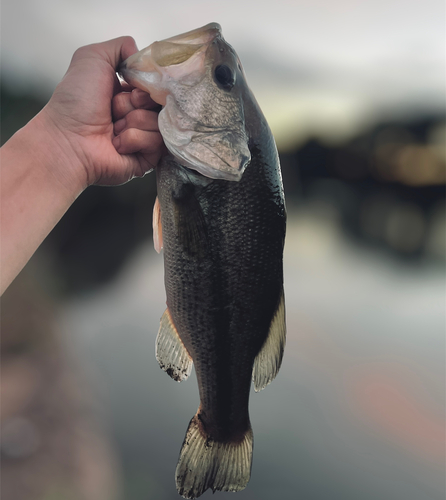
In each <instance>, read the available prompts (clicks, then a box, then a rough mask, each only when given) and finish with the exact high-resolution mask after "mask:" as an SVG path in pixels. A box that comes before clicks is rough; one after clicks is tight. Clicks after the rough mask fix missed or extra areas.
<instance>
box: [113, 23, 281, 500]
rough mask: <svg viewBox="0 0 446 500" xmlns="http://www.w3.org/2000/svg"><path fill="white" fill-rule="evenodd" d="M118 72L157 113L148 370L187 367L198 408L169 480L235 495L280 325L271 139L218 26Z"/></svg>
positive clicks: (276, 173)
mask: <svg viewBox="0 0 446 500" xmlns="http://www.w3.org/2000/svg"><path fill="white" fill-rule="evenodd" d="M119 73H120V75H121V76H122V78H123V79H124V80H125V81H126V82H128V83H129V84H130V85H133V86H135V87H138V88H140V89H142V90H144V91H146V92H148V93H149V94H150V96H151V97H152V99H153V100H154V101H155V102H157V103H158V104H159V105H161V106H162V109H161V111H160V113H159V118H158V125H159V130H160V132H161V135H162V137H163V139H164V143H165V145H166V148H167V151H168V153H167V154H166V155H165V156H164V157H163V159H162V160H161V162H160V164H159V165H158V166H157V167H156V169H155V170H156V178H157V200H156V202H155V207H154V212H153V230H154V243H155V248H156V250H157V251H158V252H160V250H161V249H162V250H163V253H164V281H165V289H166V297H167V299H166V304H167V309H166V310H165V312H164V314H163V315H162V318H161V321H160V328H159V331H158V336H157V340H156V358H157V360H158V362H159V364H160V366H161V368H163V369H164V370H165V371H166V372H167V373H168V374H169V375H170V376H171V377H172V378H173V379H174V380H177V381H182V380H185V379H187V377H188V376H189V375H190V373H191V370H192V366H193V365H194V366H195V371H196V376H197V382H198V389H199V395H200V405H199V407H198V410H197V413H196V414H195V416H194V417H193V418H192V420H191V421H190V423H189V427H188V429H187V432H186V436H185V439H184V442H183V445H182V448H181V451H180V456H179V460H178V465H177V468H176V472H175V478H176V486H177V490H178V493H179V494H180V495H182V496H183V497H184V498H197V497H199V496H200V495H201V494H203V493H204V492H205V491H206V490H207V489H209V488H210V489H212V491H213V492H215V491H216V490H219V491H233V492H236V491H240V490H242V489H244V488H245V487H246V485H247V483H248V481H249V479H250V474H251V465H252V451H253V433H252V428H251V423H250V417H249V411H248V404H249V394H250V387H251V380H252V381H253V383H254V389H255V391H256V392H258V391H260V390H261V389H263V388H264V387H266V386H267V385H268V384H269V383H270V382H271V381H272V380H273V379H274V378H275V377H276V375H277V373H278V371H279V368H280V366H281V363H282V358H283V352H284V346H285V337H286V324H285V299H284V286H283V248H284V241H285V229H286V209H285V199H284V191H283V184H282V176H281V170H280V163H279V157H278V153H277V148H276V144H275V142H274V138H273V135H272V133H271V130H270V128H269V126H268V123H267V121H266V119H265V117H264V115H263V113H262V111H261V110H260V107H259V105H258V104H257V101H256V99H255V97H254V95H253V94H252V92H251V90H250V89H249V87H248V85H247V83H246V75H245V72H244V70H243V67H242V64H241V62H240V59H239V57H238V56H237V54H236V52H235V50H234V49H233V48H232V47H231V46H230V45H229V44H228V43H227V42H226V41H225V39H224V38H223V35H222V30H221V27H220V25H219V24H218V23H210V24H207V25H206V26H203V27H201V28H198V29H195V30H192V31H189V32H187V33H184V34H181V35H177V36H173V37H171V38H167V39H165V40H162V41H157V42H154V43H152V44H151V45H150V46H149V47H147V48H145V49H143V50H141V51H140V52H137V53H135V54H134V55H132V56H130V57H129V58H128V59H126V60H125V61H124V62H123V63H122V65H121V67H120V68H119Z"/></svg>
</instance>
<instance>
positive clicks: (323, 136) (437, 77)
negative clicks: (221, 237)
mask: <svg viewBox="0 0 446 500" xmlns="http://www.w3.org/2000/svg"><path fill="white" fill-rule="evenodd" d="M1 14H2V19H1V23H2V25H1V37H2V72H1V104H2V143H4V142H5V141H6V140H8V138H9V137H10V136H11V135H12V134H13V133H14V132H15V131H16V130H17V129H18V128H20V127H21V126H23V125H24V124H25V123H26V122H27V121H28V120H29V119H30V118H31V117H32V116H34V115H35V114H36V113H37V112H38V111H39V110H40V109H41V108H42V107H43V106H44V104H45V103H46V102H47V100H48V99H49V97H50V96H51V93H52V91H53V90H54V87H55V85H56V84H57V83H58V82H59V81H60V79H61V78H62V76H63V74H64V72H65V70H66V68H67V67H68V64H69V62H70V59H71V56H72V54H73V52H74V51H75V50H76V48H78V47H79V46H81V45H86V44H89V43H93V42H98V41H104V40H107V39H110V38H114V37H117V36H121V35H125V34H128V35H132V36H133V37H134V38H135V40H136V42H137V44H138V46H139V47H140V48H142V47H144V46H146V45H149V44H150V43H152V42H153V41H154V40H160V39H163V38H166V37H169V36H173V35H175V34H179V33H182V32H184V31H188V30H190V29H193V28H196V27H199V26H201V25H204V24H207V23H208V22H212V21H216V22H219V23H220V24H221V25H222V27H223V33H224V35H225V38H226V39H227V40H228V41H229V43H231V44H232V45H233V46H234V48H235V49H236V51H237V52H238V54H239V56H240V58H241V60H242V62H243V64H244V66H245V70H246V73H247V77H248V80H249V84H250V86H251V88H252V89H253V91H254V93H255V95H256V97H257V98H258V100H259V103H260V105H261V107H262V109H263V110H264V112H265V114H266V116H267V119H268V121H269V123H270V125H271V127H272V130H273V132H274V135H275V137H276V140H277V144H278V147H279V151H280V156H281V163H282V169H283V179H284V186H285V193H286V197H287V208H288V217H289V219H288V221H289V222H288V232H287V240H286V248H285V293H286V303H287V327H288V340H287V348H286V352H285V357H284V362H283V366H282V369H281V371H280V373H279V376H278V377H277V379H276V380H275V381H274V382H273V384H272V385H271V386H269V387H268V388H266V390H265V391H262V392H261V393H260V394H253V395H252V398H251V402H250V412H251V421H252V425H253V429H254V435H255V450H254V462H253V469H252V478H251V481H250V483H249V485H248V487H247V488H246V490H244V491H243V492H240V493H238V494H237V498H240V499H256V500H272V499H275V498H283V499H292V498H299V499H301V500H322V499H326V498H328V497H329V498H331V499H339V500H341V499H342V500H349V499H352V500H357V499H361V500H375V499H392V500H400V499H401V500H403V499H404V500H420V499H432V500H441V499H443V498H444V494H445V490H444V449H445V448H444V408H445V403H444V393H445V391H444V389H445V384H444V382H445V337H444V334H445V330H446V324H445V291H446V290H445V273H444V270H445V249H446V235H445V227H446V225H445V222H446V221H445V171H446V149H445V147H446V145H445V137H446V122H445V107H446V103H445V85H446V82H445V76H446V64H445V41H446V40H445V4H444V2H443V1H440V0H426V1H425V2H418V1H416V0H405V1H402V0H386V1H383V0H374V1H372V0H362V1H360V0H337V1H334V2H333V1H332V2H329V1H328V0H313V1H311V2H309V1H293V2H291V1H287V0H275V1H274V2H266V1H263V0H257V1H256V2H254V1H235V0H227V1H226V2H224V3H221V2H213V1H209V0H207V1H206V2H202V1H199V0H190V1H188V2H180V1H178V0H171V1H170V2H154V1H152V0H145V1H144V2H143V1H141V0H132V1H130V2H117V1H115V0H109V1H108V2H105V1H101V0H93V1H90V2H82V1H79V0H77V1H76V2H75V1H72V0H58V1H55V0H47V1H43V0H33V1H31V0H21V1H20V0H19V1H13V0H4V1H3V2H2V12H1ZM155 196H156V186H155V178H154V175H148V176H146V177H145V178H143V179H141V180H135V181H132V182H130V183H128V184H126V185H124V186H120V187H115V188H101V187H92V188H89V189H88V190H87V191H86V192H84V193H83V194H82V195H81V196H80V197H79V199H78V200H77V201H76V202H75V203H74V205H73V206H72V207H71V208H70V210H69V211H68V212H67V214H66V215H65V216H64V218H63V219H62V221H61V222H60V223H59V225H58V226H57V227H56V228H55V230H54V231H53V232H52V233H51V234H50V236H49V237H48V239H47V240H46V241H45V242H44V244H43V245H42V246H41V248H40V249H39V250H38V252H37V253H36V254H35V255H34V257H33V258H32V259H31V261H30V262H29V264H28V265H27V266H26V268H25V269H24V270H23V272H22V273H21V274H20V275H19V277H18V278H17V279H16V280H15V282H14V283H13V284H12V285H11V287H10V288H9V289H8V291H7V292H6V293H5V294H4V296H3V298H2V340H1V346H2V354H1V360H2V365H1V374H2V391H1V396H2V408H1V430H2V443H1V459H2V472H3V474H2V494H3V498H4V499H5V500H25V499H26V500H29V499H31V498H32V499H35V500H59V499H60V500H90V499H94V500H102V499H104V500H112V499H123V498H126V499H128V500H143V499H144V500H146V499H157V500H158V499H159V500H174V499H176V498H178V495H177V493H176V490H175V484H174V470H175V466H176V461H177V457H178V453H179V450H180V447H181V443H182V440H183V437H184V433H185V431H186V428H187V424H188V422H189V419H190V418H191V417H192V416H193V415H194V413H195V411H196V409H197V406H198V391H197V387H196V383H195V377H194V375H192V376H191V379H190V380H189V381H186V382H183V383H182V384H177V383H175V382H174V381H172V380H171V379H170V378H169V377H168V376H167V375H166V374H165V373H164V372H162V371H161V370H160V369H159V367H158V364H157V362H156V359H155V337H156V334H157V330H158V325H159V318H160V316H161V314H162V313H163V311H164V307H165V306H164V303H165V295H164V289H163V261H162V256H160V255H157V254H156V253H155V251H154V249H153V242H152V235H151V232H152V229H151V213H152V207H153V203H154V199H155ZM218 495H219V496H220V497H222V498H224V497H225V496H228V495H229V494H223V493H220V494H218ZM210 496H211V493H210V492H209V491H208V492H207V493H205V494H204V495H203V498H208V497H210ZM231 498H232V496H231Z"/></svg>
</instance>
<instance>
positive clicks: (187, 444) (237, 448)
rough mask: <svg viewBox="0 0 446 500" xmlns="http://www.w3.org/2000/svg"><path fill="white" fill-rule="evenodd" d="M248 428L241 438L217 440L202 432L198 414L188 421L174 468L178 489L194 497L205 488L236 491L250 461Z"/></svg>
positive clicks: (245, 480)
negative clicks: (224, 440) (225, 440)
mask: <svg viewBox="0 0 446 500" xmlns="http://www.w3.org/2000/svg"><path fill="white" fill-rule="evenodd" d="M252 445H253V437H252V430H251V427H249V428H248V429H247V431H246V433H245V435H244V436H243V437H242V439H241V440H237V441H235V442H231V441H228V442H218V441H214V440H213V439H212V438H211V437H210V436H208V435H206V433H205V432H203V430H202V428H201V425H200V420H199V417H198V415H195V416H194V417H193V419H192V420H191V421H190V424H189V427H188V429H187V432H186V437H185V438H184V442H183V447H182V448H181V452H180V458H179V460H178V465H177V468H176V471H175V478H176V484H177V490H178V493H179V494H180V495H181V496H182V497H184V498H197V497H199V496H200V495H202V494H203V493H204V492H205V491H206V490H207V489H208V488H211V489H212V491H213V492H214V493H215V491H216V490H218V491H233V492H235V491H240V490H243V489H244V488H245V487H246V485H247V484H248V481H249V478H250V475H251V462H252Z"/></svg>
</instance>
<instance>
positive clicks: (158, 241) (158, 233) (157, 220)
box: [152, 196, 163, 253]
mask: <svg viewBox="0 0 446 500" xmlns="http://www.w3.org/2000/svg"><path fill="white" fill-rule="evenodd" d="M152 226H153V245H154V247H155V250H156V251H157V252H158V253H160V252H161V250H162V248H163V228H162V226H161V207H160V201H159V199H158V196H157V197H156V200H155V205H153V219H152Z"/></svg>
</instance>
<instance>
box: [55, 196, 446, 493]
mask: <svg viewBox="0 0 446 500" xmlns="http://www.w3.org/2000/svg"><path fill="white" fill-rule="evenodd" d="M335 215H336V214H334V213H333V210H332V209H331V208H330V206H329V205H322V204H320V205H315V204H313V205H312V206H307V208H305V209H301V210H300V211H298V212H296V213H291V214H290V217H289V226H288V235H287V243H286V252H285V291H286V304H287V325H288V341H287V348H286V352H285V358H284V362H283V367H282V369H281V372H280V373H279V376H278V377H277V379H276V380H275V381H274V382H273V383H272V385H271V386H269V387H267V388H266V389H265V390H264V391H262V392H260V393H259V394H255V393H254V392H253V394H252V397H251V403H250V412H251V420H252V426H253V430H254V436H255V448H254V461H253V469H252V478H251V481H250V483H249V485H248V487H247V488H246V490H244V491H243V492H240V493H237V498H240V499H243V498H245V499H256V500H271V499H274V498H284V499H288V498H300V499H302V500H313V499H314V500H316V499H317V500H319V499H326V498H334V499H342V500H347V499H352V500H353V499H354V500H357V499H364V500H375V499H377V498H384V499H387V498H391V499H394V500H399V499H401V500H403V499H404V500H420V499H421V498H423V499H433V500H434V499H435V500H437V499H438V500H440V499H443V498H444V485H443V484H444V483H443V471H444V469H443V467H444V431H443V418H444V416H443V414H442V413H443V408H444V400H443V397H444V393H443V390H444V384H443V381H444V337H443V335H444V331H445V316H444V291H445V287H444V275H443V270H442V268H440V267H436V266H435V265H434V264H420V265H418V266H412V267H408V266H407V264H403V263H401V261H397V260H395V258H394V257H390V256H388V255H386V254H383V255H379V254H377V253H372V252H371V251H370V250H360V249H358V248H357V247H353V246H350V245H349V244H348V243H347V242H346V240H345V239H344V237H343V236H341V235H342V232H341V231H340V229H339V224H340V222H339V220H338V219H337V218H336V217H335ZM164 301H165V295H164V287H163V269H162V257H161V256H157V255H156V254H155V252H154V250H153V249H152V248H151V245H150V246H144V247H141V248H140V250H139V252H138V253H137V254H136V255H135V256H134V258H133V260H132V261H131V262H130V263H129V264H128V266H127V267H126V268H125V269H124V271H123V272H122V273H121V275H120V276H119V277H118V278H117V279H116V280H115V281H114V282H113V283H112V284H111V285H110V286H108V287H106V288H103V289H102V290H101V291H99V292H96V293H94V294H91V295H88V296H85V297H83V298H81V299H76V300H72V301H71V302H70V303H68V304H67V305H66V306H65V307H64V309H63V311H62V314H61V318H60V320H61V323H62V325H63V326H64V330H65V332H66V334H67V337H68V342H69V343H70V345H71V346H74V347H75V348H76V349H77V352H78V353H79V355H80V356H79V358H80V359H81V362H82V363H83V364H84V365H85V369H86V370H91V368H92V367H93V370H92V372H91V375H90V376H91V379H92V383H94V384H95V385H96V386H97V387H98V389H97V390H98V393H99V394H102V395H104V394H105V397H104V404H105V406H106V408H107V409H108V412H109V419H110V422H111V425H112V429H113V433H114V436H115V438H116V442H117V446H118V449H119V452H120V455H121V460H122V463H123V468H124V474H125V485H126V495H125V498H128V499H131V500H139V499H147V498H153V499H159V500H165V499H166V500H167V499H177V498H179V497H178V495H177V493H176V490H175V485H174V470H175V466H176V461H177V458H178V453H179V450H180V447H181V443H182V440H183V437H184V433H185V431H186V428H187V425H188V422H189V419H190V418H191V417H192V416H193V415H194V414H195V411H196V409H197V406H198V390H197V387H196V382H195V376H194V375H193V376H192V377H191V378H190V380H188V381H186V382H183V383H181V384H178V383H176V382H174V381H173V380H171V379H170V378H169V377H168V376H167V375H166V374H165V373H164V372H163V371H161V370H160V369H159V367H158V364H157V362H156V359H155V337H156V333H157V329H158V324H159V318H160V316H161V314H162V313H163V311H164V307H165V304H164ZM219 495H220V496H222V497H223V496H224V494H222V493H220V494H219ZM210 496H211V493H210V492H209V491H208V492H207V493H205V494H204V495H203V498H208V497H209V498H210ZM231 498H234V497H233V496H231Z"/></svg>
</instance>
